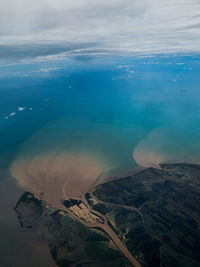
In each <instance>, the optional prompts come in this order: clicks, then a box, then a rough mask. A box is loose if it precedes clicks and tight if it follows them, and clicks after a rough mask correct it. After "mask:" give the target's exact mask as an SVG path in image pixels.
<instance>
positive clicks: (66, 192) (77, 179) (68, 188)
mask: <svg viewBox="0 0 200 267" xmlns="http://www.w3.org/2000/svg"><path fill="white" fill-rule="evenodd" d="M106 170H107V167H106V166H104V165H103V164H102V163H100V162H99V161H98V160H97V159H95V158H94V157H92V156H89V155H83V154H73V153H72V154H70V153H68V154H67V153H59V154H58V153H53V152H50V153H47V154H41V155H37V156H34V157H32V158H31V159H29V158H27V159H26V158H22V159H16V160H15V161H14V162H13V164H12V166H11V173H12V175H13V177H15V178H16V179H17V181H18V183H19V184H20V186H22V187H23V188H25V189H26V190H28V191H30V192H32V193H33V194H34V195H35V196H36V197H37V198H39V199H42V200H45V201H46V202H48V203H49V204H50V205H52V206H53V207H55V208H61V207H62V205H61V202H62V201H63V200H64V199H69V198H74V199H81V198H82V196H83V195H84V194H85V193H86V192H87V191H88V190H89V189H90V188H91V187H93V186H95V185H96V184H97V180H98V178H99V177H100V176H101V175H103V173H104V172H105V171H106Z"/></svg>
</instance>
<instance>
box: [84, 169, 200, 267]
mask: <svg viewBox="0 0 200 267" xmlns="http://www.w3.org/2000/svg"><path fill="white" fill-rule="evenodd" d="M87 198H89V197H88V196H87ZM89 202H90V205H91V206H92V207H93V208H94V209H96V210H98V211H99V212H101V213H102V214H104V215H106V216H107V218H108V219H109V220H110V222H112V223H113V226H114V227H115V229H116V231H117V232H118V234H119V235H120V236H121V238H123V239H124V241H125V242H126V244H127V246H128V248H129V250H130V251H131V252H132V254H133V255H134V256H137V257H138V258H139V260H140V262H141V264H142V265H143V266H152V267H156V266H166V267H180V266H181V267H197V266H200V264H199V263H200V166H198V165H192V164H163V165H161V170H157V169H153V168H149V169H146V170H143V171H141V172H139V173H137V174H134V175H130V176H127V177H124V178H121V179H118V180H113V181H110V182H106V183H104V184H101V185H100V186H98V187H97V188H95V189H94V191H93V194H91V195H90V199H89Z"/></svg>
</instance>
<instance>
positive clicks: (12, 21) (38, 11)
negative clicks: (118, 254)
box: [0, 0, 200, 53]
mask: <svg viewBox="0 0 200 267" xmlns="http://www.w3.org/2000/svg"><path fill="white" fill-rule="evenodd" d="M0 6H1V8H0V45H1V46H8V45H9V46H16V45H24V44H26V45H35V44H42V45H49V44H53V45H55V46H58V45H62V46H63V47H70V49H72V50H76V51H77V50H78V51H81V50H88V51H90V50H94V49H98V50H100V51H110V52H115V53H120V52H121V53H177V52H183V53H196V52H199V50H200V48H199V43H200V34H199V32H200V31H199V30H200V1H199V0H168V1H166V0H142V1H135V0H109V1H108V0H101V1H96V0H56V1H55V0H35V1H32V0H18V1H15V0H0Z"/></svg>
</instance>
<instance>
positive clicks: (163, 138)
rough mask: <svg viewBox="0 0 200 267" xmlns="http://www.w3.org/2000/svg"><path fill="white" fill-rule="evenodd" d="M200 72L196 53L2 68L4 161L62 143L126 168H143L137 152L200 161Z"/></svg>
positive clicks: (0, 146)
mask: <svg viewBox="0 0 200 267" xmlns="http://www.w3.org/2000/svg"><path fill="white" fill-rule="evenodd" d="M199 70H200V61H199V56H197V55H193V56H165V57H163V56H155V57H146V58H145V57H116V58H77V59H62V60H59V61H56V60H54V61H46V62H45V61H41V62H39V61H36V62H32V63H26V64H25V63H21V64H15V65H8V66H1V67H0V137H1V138H0V167H1V168H7V167H8V166H9V165H10V163H11V162H12V161H13V159H14V158H15V157H17V156H18V154H20V153H22V154H23V153H25V154H31V153H33V154H34V153H35V154H37V153H45V152H46V151H49V150H55V149H56V150H59V151H75V152H81V153H84V152H87V153H90V154H91V155H95V156H97V157H98V158H99V159H100V160H102V161H105V162H107V163H108V164H109V166H110V167H111V169H113V170H122V171H128V170H131V169H134V168H135V167H136V166H137V164H136V162H135V160H134V158H133V151H134V150H135V151H136V153H137V155H138V154H139V158H140V159H141V158H143V157H145V155H150V156H148V157H151V160H152V158H154V157H155V159H156V161H157V160H158V161H159V159H160V160H161V161H184V162H195V163H196V162H197V163H200V141H199V140H200V71H199ZM20 107H21V109H23V110H21V111H19V110H18V109H20ZM14 112H15V113H16V114H15V113H14ZM11 115H12V116H11ZM24 143H25V144H24ZM148 157H147V158H148ZM148 159H149V158H148ZM148 159H147V161H148ZM145 160H146V159H145Z"/></svg>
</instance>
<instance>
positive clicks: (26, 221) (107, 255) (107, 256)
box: [15, 192, 128, 267]
mask: <svg viewBox="0 0 200 267" xmlns="http://www.w3.org/2000/svg"><path fill="white" fill-rule="evenodd" d="M15 210H16V212H17V215H18V219H19V222H20V225H21V227H22V229H23V230H24V231H32V232H33V233H35V234H36V235H37V236H38V237H39V238H41V239H42V240H43V241H44V242H46V243H47V244H48V246H49V248H50V250H51V255H52V257H53V259H54V260H55V262H56V264H57V265H58V266H60V267H64V266H65V267H66V266H97V267H101V266H118V267H120V266H128V265H127V261H126V259H125V258H124V257H123V256H121V254H120V252H119V251H118V250H117V248H116V247H113V246H110V240H109V238H108V237H107V235H106V234H105V233H103V232H102V231H100V230H98V229H96V230H95V229H89V228H87V227H85V226H84V225H82V224H81V223H80V222H78V221H76V220H74V219H72V218H71V217H70V216H69V215H68V214H67V213H65V212H61V211H58V210H56V209H53V208H51V207H50V206H48V205H47V204H45V203H44V202H42V201H40V200H38V199H36V198H35V197H34V195H33V194H31V193H28V192H27V193H25V194H24V195H23V196H22V197H21V198H20V200H19V201H18V203H17V205H16V207H15Z"/></svg>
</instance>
